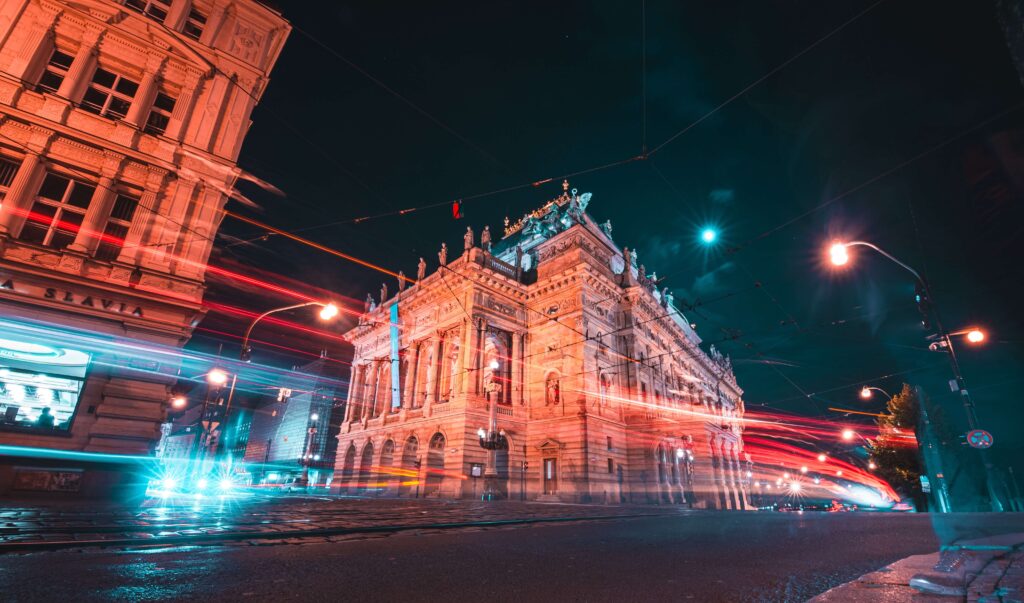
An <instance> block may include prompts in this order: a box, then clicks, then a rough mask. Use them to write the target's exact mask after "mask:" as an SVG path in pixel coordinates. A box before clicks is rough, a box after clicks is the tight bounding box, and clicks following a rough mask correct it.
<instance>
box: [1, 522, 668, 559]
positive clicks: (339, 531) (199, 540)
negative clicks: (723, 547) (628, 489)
mask: <svg viewBox="0 0 1024 603" xmlns="http://www.w3.org/2000/svg"><path fill="white" fill-rule="evenodd" d="M656 516H657V514H653V513H645V514H637V515H598V516H592V517H539V518H534V519H497V520H490V521H464V522H450V523H434V524H405V525H391V526H364V527H358V528H342V527H338V528H313V529H309V530H288V531H282V532H220V533H203V534H191V535H177V536H164V537H157V536H154V537H152V538H111V539H105V540H58V541H30V542H8V543H4V544H0V554H4V553H19V552H29V551H55V550H60V549H68V548H84V547H127V546H140V545H142V546H170V545H179V544H216V543H218V542H225V541H233V540H287V539H292V538H312V537H320V536H345V535H351V534H379V533H389V532H408V531H415V530H455V529H461V528H480V527H482V528H487V527H501V526H513V525H527V524H537V523H566V522H571V521H604V520H609V519H636V518H639V517H656Z"/></svg>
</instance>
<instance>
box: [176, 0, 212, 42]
mask: <svg viewBox="0 0 1024 603" xmlns="http://www.w3.org/2000/svg"><path fill="white" fill-rule="evenodd" d="M207 19H209V17H208V16H207V15H205V14H203V13H202V12H200V11H199V9H197V8H196V7H195V6H194V5H193V6H190V7H189V8H188V15H186V16H185V23H183V24H182V26H181V33H182V34H183V35H184V36H186V37H188V38H191V39H193V40H195V41H196V42H198V41H199V40H200V39H201V38H202V37H203V32H205V31H206V23H207ZM193 33H194V35H193Z"/></svg>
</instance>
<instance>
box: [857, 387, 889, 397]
mask: <svg viewBox="0 0 1024 603" xmlns="http://www.w3.org/2000/svg"><path fill="white" fill-rule="evenodd" d="M873 391H874V392H880V393H881V394H882V395H883V396H885V399H886V400H892V396H890V395H889V392H887V391H885V390H884V389H882V388H880V387H873V386H870V385H865V386H864V387H862V388H860V397H861V398H864V399H865V400H868V399H869V398H871V396H872V395H873V394H872V393H871V392H873Z"/></svg>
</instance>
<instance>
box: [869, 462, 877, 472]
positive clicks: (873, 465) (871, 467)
mask: <svg viewBox="0 0 1024 603" xmlns="http://www.w3.org/2000/svg"><path fill="white" fill-rule="evenodd" d="M868 469H871V470H872V471H873V470H875V469H878V465H876V464H875V462H874V461H871V462H870V463H868Z"/></svg>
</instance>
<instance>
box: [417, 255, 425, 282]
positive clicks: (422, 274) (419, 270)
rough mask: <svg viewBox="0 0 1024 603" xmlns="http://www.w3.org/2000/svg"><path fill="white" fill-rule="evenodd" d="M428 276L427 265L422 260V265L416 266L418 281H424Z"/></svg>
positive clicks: (421, 259)
mask: <svg viewBox="0 0 1024 603" xmlns="http://www.w3.org/2000/svg"><path fill="white" fill-rule="evenodd" d="M425 276H427V263H426V262H425V261H423V258H420V263H419V264H417V265H416V280H418V281H422V280H423V278H424V277H425Z"/></svg>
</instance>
